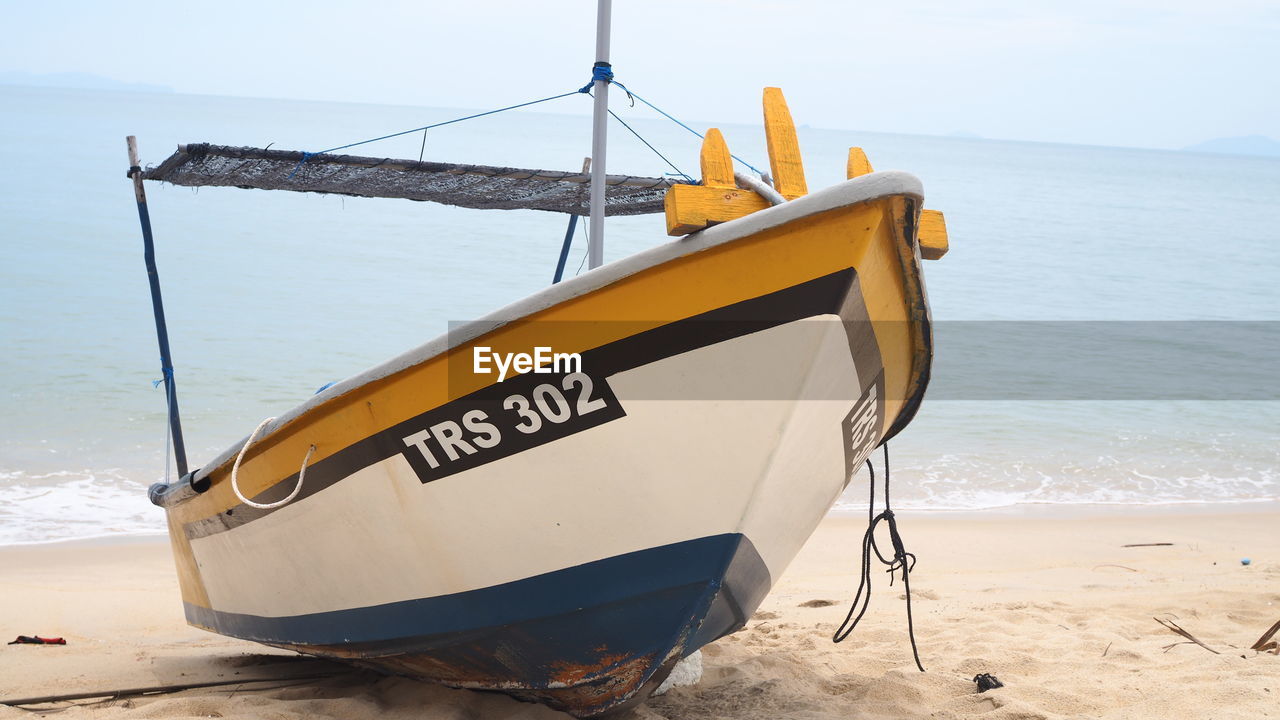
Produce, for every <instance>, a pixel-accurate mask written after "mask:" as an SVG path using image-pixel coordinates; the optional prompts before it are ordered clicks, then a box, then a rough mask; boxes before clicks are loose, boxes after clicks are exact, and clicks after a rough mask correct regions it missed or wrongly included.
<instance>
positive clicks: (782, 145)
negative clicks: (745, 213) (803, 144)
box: [764, 87, 809, 200]
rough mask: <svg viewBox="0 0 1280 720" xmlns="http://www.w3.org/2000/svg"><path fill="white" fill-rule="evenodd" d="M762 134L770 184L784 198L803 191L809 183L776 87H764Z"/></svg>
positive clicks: (791, 127)
mask: <svg viewBox="0 0 1280 720" xmlns="http://www.w3.org/2000/svg"><path fill="white" fill-rule="evenodd" d="M764 136H765V143H766V144H767V145H768V147H769V167H770V169H772V171H773V186H774V187H775V188H777V189H778V192H779V193H781V194H782V197H784V198H786V199H788V200H794V199H796V198H798V197H800V196H801V195H807V194H808V193H809V185H808V183H806V182H805V179H804V161H803V159H802V158H801V157H800V142H799V141H798V140H797V139H796V125H795V123H794V122H792V120H791V110H789V109H788V108H787V100H786V98H784V97H782V90H780V89H779V88H775V87H769V88H765V89H764Z"/></svg>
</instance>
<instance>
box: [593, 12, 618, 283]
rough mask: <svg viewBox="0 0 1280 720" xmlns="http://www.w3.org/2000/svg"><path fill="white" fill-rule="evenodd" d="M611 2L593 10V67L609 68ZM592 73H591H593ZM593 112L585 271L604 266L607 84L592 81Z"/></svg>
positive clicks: (607, 117) (607, 120)
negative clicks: (594, 65) (594, 45)
mask: <svg viewBox="0 0 1280 720" xmlns="http://www.w3.org/2000/svg"><path fill="white" fill-rule="evenodd" d="M612 11H613V0H599V5H598V7H597V9H596V65H597V66H599V65H600V64H601V63H603V64H604V65H603V66H604V67H608V66H609V20H610V15H611V14H612ZM593 72H594V71H593ZM594 84H595V88H594V91H595V92H594V94H595V101H596V103H595V111H594V112H593V114H592V118H591V119H592V124H591V226H590V228H591V237H590V240H589V242H588V243H587V267H588V268H597V267H600V266H601V265H603V264H604V190H605V182H604V180H605V172H606V171H605V162H604V154H605V143H606V141H605V136H606V134H607V132H608V129H609V125H608V123H609V83H608V82H606V81H604V80H596V81H595V83H594Z"/></svg>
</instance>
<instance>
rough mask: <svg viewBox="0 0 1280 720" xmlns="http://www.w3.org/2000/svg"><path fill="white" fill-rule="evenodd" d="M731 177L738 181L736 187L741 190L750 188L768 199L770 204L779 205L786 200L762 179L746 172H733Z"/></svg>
mask: <svg viewBox="0 0 1280 720" xmlns="http://www.w3.org/2000/svg"><path fill="white" fill-rule="evenodd" d="M733 179H734V180H737V181H738V187H740V188H742V189H743V190H750V191H752V192H754V193H756V194H757V195H759V196H760V197H763V198H764V199H765V200H768V201H769V204H770V205H781V204H782V203H784V202H786V201H787V199H786V198H784V197H782V195H781V194H779V193H778V191H777V190H774V189H773V188H772V187H770V186H769V185H766V184H765V182H764V181H763V180H759V179H757V178H754V177H752V176H750V175H748V174H746V173H743V172H734V173H733Z"/></svg>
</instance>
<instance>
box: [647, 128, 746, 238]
mask: <svg viewBox="0 0 1280 720" xmlns="http://www.w3.org/2000/svg"><path fill="white" fill-rule="evenodd" d="M663 207H664V208H665V209H666V212H667V234H668V235H688V234H689V233H691V232H695V231H697V230H701V229H703V228H705V227H708V226H711V225H715V224H716V223H722V222H727V221H729V220H733V219H735V218H740V217H742V216H743V215H750V214H751V213H753V212H755V211H757V210H763V209H765V208H767V207H769V201H768V200H765V199H764V198H762V197H760V196H759V195H757V194H756V193H754V192H751V191H750V190H743V189H741V188H739V187H738V184H737V182H736V181H735V180H734V179H733V158H732V157H731V156H730V155H729V146H728V145H726V144H725V142H724V135H722V134H721V133H720V131H719V130H717V129H716V128H711V129H710V130H708V131H707V135H706V137H705V138H703V140H702V184H701V185H673V186H671V189H670V190H667V195H666V197H665V198H664V202H663Z"/></svg>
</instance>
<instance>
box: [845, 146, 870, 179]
mask: <svg viewBox="0 0 1280 720" xmlns="http://www.w3.org/2000/svg"><path fill="white" fill-rule="evenodd" d="M844 172H845V177H846V178H849V179H850V180H852V179H853V178H856V177H862V176H863V175H870V174H871V172H872V170H871V161H870V160H868V159H867V154H866V153H864V152H862V148H860V147H851V148H849V162H848V163H846V164H845V170H844Z"/></svg>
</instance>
